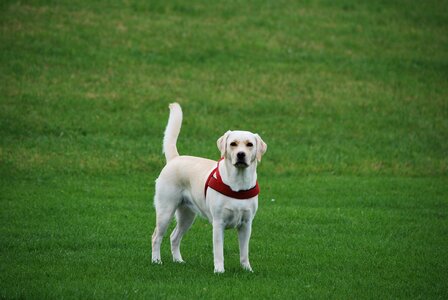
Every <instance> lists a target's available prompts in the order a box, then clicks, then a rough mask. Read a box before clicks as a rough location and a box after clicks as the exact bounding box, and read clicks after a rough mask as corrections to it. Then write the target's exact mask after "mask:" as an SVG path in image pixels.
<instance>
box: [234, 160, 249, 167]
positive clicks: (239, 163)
mask: <svg viewBox="0 0 448 300" xmlns="http://www.w3.org/2000/svg"><path fill="white" fill-rule="evenodd" d="M234 166H235V167H237V168H247V167H248V166H249V165H248V164H247V163H246V162H245V161H237V162H236V163H235V164H234Z"/></svg>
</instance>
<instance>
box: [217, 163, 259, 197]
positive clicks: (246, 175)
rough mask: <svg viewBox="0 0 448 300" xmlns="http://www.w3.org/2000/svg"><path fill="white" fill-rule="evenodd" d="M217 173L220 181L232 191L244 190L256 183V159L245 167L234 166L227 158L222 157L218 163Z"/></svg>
mask: <svg viewBox="0 0 448 300" xmlns="http://www.w3.org/2000/svg"><path fill="white" fill-rule="evenodd" d="M219 173H220V174H221V178H222V182H224V183H225V184H227V185H228V186H229V187H230V188H231V189H232V191H234V192H238V191H245V190H249V189H251V188H253V187H254V186H255V185H256V184H257V161H254V162H253V163H251V164H250V165H249V166H248V167H247V168H236V167H235V166H234V165H232V162H231V161H230V160H229V159H224V160H222V161H221V163H220V164H219Z"/></svg>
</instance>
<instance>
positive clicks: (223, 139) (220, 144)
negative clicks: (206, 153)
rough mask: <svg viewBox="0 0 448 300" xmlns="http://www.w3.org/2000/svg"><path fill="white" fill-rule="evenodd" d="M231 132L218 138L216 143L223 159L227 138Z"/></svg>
mask: <svg viewBox="0 0 448 300" xmlns="http://www.w3.org/2000/svg"><path fill="white" fill-rule="evenodd" d="M231 132H232V131H230V130H229V131H227V132H226V133H224V135H223V136H222V137H220V138H219V139H218V141H216V145H217V146H218V149H219V151H220V152H221V157H224V156H225V155H226V149H227V138H228V137H229V134H230V133H231Z"/></svg>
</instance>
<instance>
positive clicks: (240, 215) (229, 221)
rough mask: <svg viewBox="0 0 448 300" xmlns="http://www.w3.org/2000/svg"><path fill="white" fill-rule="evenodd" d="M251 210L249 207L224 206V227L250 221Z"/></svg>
mask: <svg viewBox="0 0 448 300" xmlns="http://www.w3.org/2000/svg"><path fill="white" fill-rule="evenodd" d="M252 218H253V212H252V210H251V209H250V208H240V207H239V208H236V207H224V209H223V213H222V220H223V222H224V224H225V227H226V228H236V227H240V226H241V225H243V224H246V223H248V222H250V221H251V220H252Z"/></svg>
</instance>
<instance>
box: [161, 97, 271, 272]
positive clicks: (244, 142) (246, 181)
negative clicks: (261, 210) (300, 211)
mask: <svg viewBox="0 0 448 300" xmlns="http://www.w3.org/2000/svg"><path fill="white" fill-rule="evenodd" d="M169 107H170V116H169V119H168V125H167V127H166V130H165V136H164V140H163V151H164V153H165V156H166V160H167V164H166V166H165V167H164V168H163V170H162V172H161V173H160V176H159V178H157V180H156V192H155V196H154V206H155V208H156V215H157V220H156V228H155V230H154V233H153V235H152V262H153V263H161V262H162V261H161V258H160V244H161V242H162V238H163V235H164V234H165V232H166V230H167V227H168V225H169V223H170V221H171V219H172V217H173V215H176V220H177V226H176V228H175V229H174V231H173V233H172V234H171V236H170V240H171V252H172V255H173V260H174V261H175V262H183V259H182V256H181V254H180V242H181V240H182V237H183V235H184V234H185V233H186V232H187V230H188V229H189V228H190V226H191V225H192V224H193V221H194V219H195V217H196V215H200V216H202V217H204V218H206V219H208V220H209V221H210V223H211V224H212V225H213V256H214V267H215V273H223V272H224V253H223V242H224V229H227V228H237V229H238V240H239V245H240V262H241V265H242V267H243V268H244V269H246V270H249V271H252V268H251V266H250V263H249V239H250V234H251V229H252V220H253V218H254V217H255V213H256V211H257V207H258V196H255V197H252V198H250V199H247V200H238V199H233V198H230V197H227V196H225V195H222V194H220V193H218V192H216V191H215V190H213V189H211V188H209V189H208V191H207V198H205V195H204V187H205V182H206V180H207V178H208V176H209V174H210V173H211V172H212V170H213V169H214V168H215V167H216V161H213V160H209V159H204V158H199V157H192V156H179V153H178V152H177V147H176V142H177V137H178V135H179V132H180V128H181V125H182V110H181V108H180V105H179V104H177V103H173V104H170V106H169ZM217 145H218V148H219V150H220V151H221V156H222V157H224V160H222V161H221V162H220V165H219V172H220V174H221V177H222V180H223V182H224V183H225V184H227V185H229V186H230V188H231V189H232V190H233V191H240V190H248V189H250V188H252V187H254V186H255V184H256V181H257V173H256V168H257V162H259V161H260V160H261V157H262V155H263V154H264V153H265V152H266V149H267V145H266V144H265V143H264V142H263V140H262V139H261V137H260V136H259V135H258V134H253V133H251V132H248V131H227V132H226V133H225V134H224V135H223V136H222V137H220V138H219V139H218V141H217ZM238 153H240V154H238ZM242 153H244V154H242Z"/></svg>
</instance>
